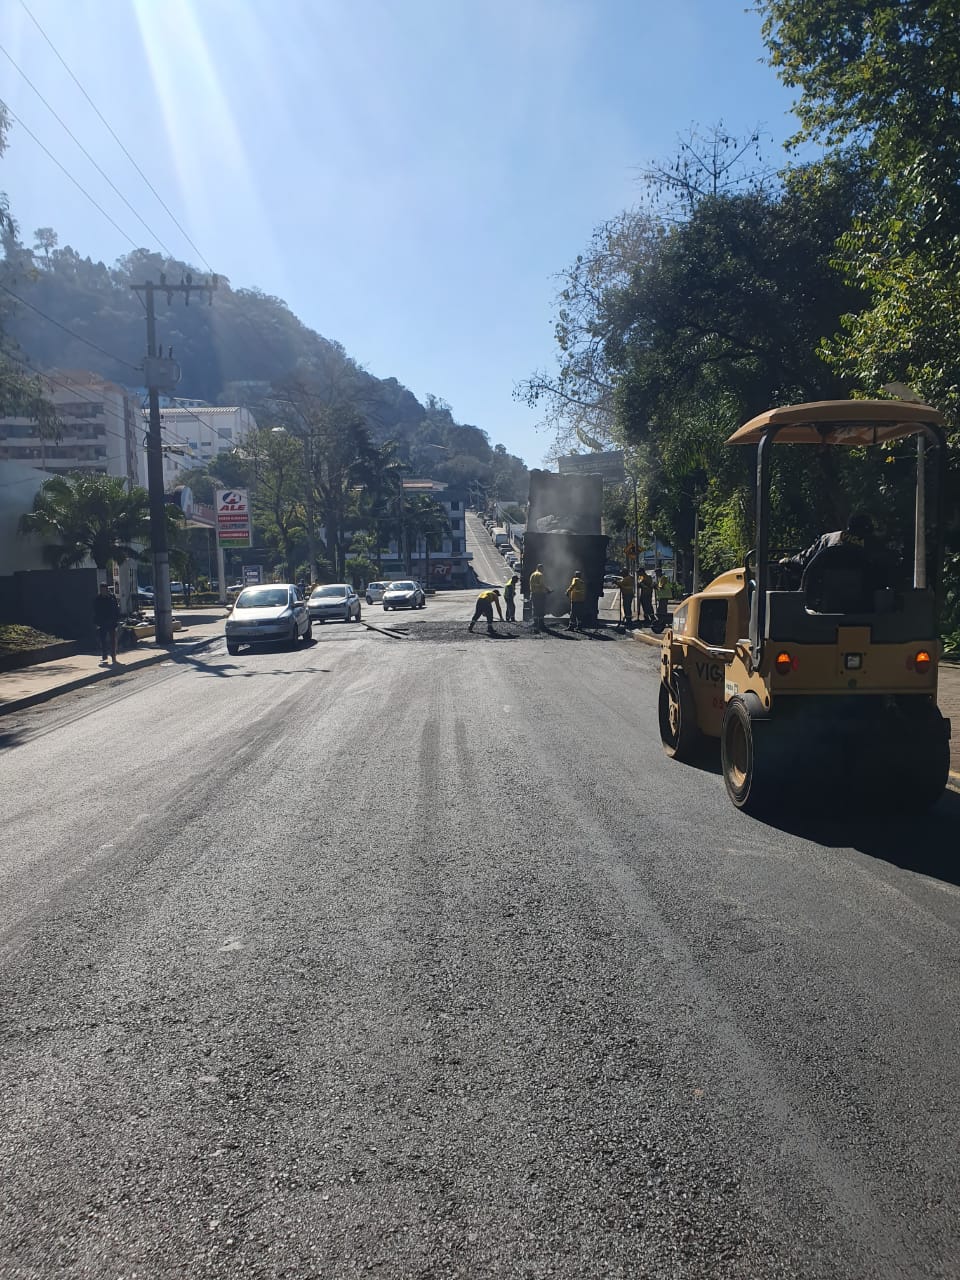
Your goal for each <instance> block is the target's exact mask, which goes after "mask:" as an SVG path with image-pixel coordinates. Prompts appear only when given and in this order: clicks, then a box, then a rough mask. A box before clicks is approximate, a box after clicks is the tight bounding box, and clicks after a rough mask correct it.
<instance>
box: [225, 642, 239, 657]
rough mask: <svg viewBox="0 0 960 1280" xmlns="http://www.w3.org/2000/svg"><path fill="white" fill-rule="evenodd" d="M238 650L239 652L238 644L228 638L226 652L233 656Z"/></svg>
mask: <svg viewBox="0 0 960 1280" xmlns="http://www.w3.org/2000/svg"><path fill="white" fill-rule="evenodd" d="M239 652H240V646H239V645H238V644H235V643H234V642H233V641H232V640H228V641H227V653H229V654H232V655H233V656H234V657H236V656H237V654H238V653H239Z"/></svg>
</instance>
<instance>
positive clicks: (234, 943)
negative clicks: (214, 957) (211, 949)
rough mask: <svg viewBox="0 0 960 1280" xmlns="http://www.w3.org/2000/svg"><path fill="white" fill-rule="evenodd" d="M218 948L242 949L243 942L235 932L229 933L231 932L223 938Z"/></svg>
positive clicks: (225, 949) (226, 949)
mask: <svg viewBox="0 0 960 1280" xmlns="http://www.w3.org/2000/svg"><path fill="white" fill-rule="evenodd" d="M219 950H221V951H242V950H243V943H242V942H241V941H240V938H239V937H238V936H237V935H236V934H235V933H231V934H230V936H229V937H228V938H225V939H224V941H223V945H222V946H221V947H220V948H219Z"/></svg>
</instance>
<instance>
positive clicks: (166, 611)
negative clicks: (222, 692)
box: [130, 272, 222, 644]
mask: <svg viewBox="0 0 960 1280" xmlns="http://www.w3.org/2000/svg"><path fill="white" fill-rule="evenodd" d="M130 287H131V289H133V291H134V293H142V294H143V295H144V305H145V307H146V312H147V358H146V360H145V361H144V362H143V375H144V381H145V382H146V384H147V395H148V398H149V402H150V427H149V430H148V432H147V492H148V493H149V495H150V542H151V545H152V547H153V608H154V613H153V616H154V621H155V626H156V638H157V640H158V642H159V643H160V644H172V643H173V603H172V600H171V597H170V554H169V549H168V547H167V525H166V495H165V493H164V481H163V440H162V438H161V433H160V392H161V391H172V390H173V388H174V387H175V386H176V385H177V383H178V382H179V381H180V368H179V366H178V365H177V363H176V361H175V360H174V359H173V351H172V348H171V350H170V351H168V353H167V357H166V359H164V357H163V352H162V350H160V349H158V347H157V318H156V313H155V310H154V302H153V295H154V291H155V290H156V289H158V288H159V289H160V291H161V292H162V293H165V294H166V295H167V302H168V303H170V302H172V301H173V295H174V294H175V293H182V294H183V295H184V305H185V306H188V307H189V305H190V294H191V293H199V292H203V293H206V294H207V295H208V297H209V301H210V305H211V306H212V305H213V291H214V289H216V287H217V277H216V276H214V277H213V279H212V282H211V283H210V284H207V283H206V282H204V283H203V284H194V282H193V276H192V275H190V273H189V272H187V274H186V276H185V277H184V279H183V281H182V282H181V283H180V284H168V283H167V279H166V276H165V275H164V274H163V272H161V273H160V284H159V285H155V284H154V283H153V281H152V280H148V281H147V282H146V284H134V285H131V286H130ZM221 590H222V585H221Z"/></svg>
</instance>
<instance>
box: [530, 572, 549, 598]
mask: <svg viewBox="0 0 960 1280" xmlns="http://www.w3.org/2000/svg"><path fill="white" fill-rule="evenodd" d="M530 594H531V595H532V596H545V595H546V594H547V584H546V580H545V579H544V576H543V574H542V573H540V571H539V570H538V569H534V571H533V573H531V575H530Z"/></svg>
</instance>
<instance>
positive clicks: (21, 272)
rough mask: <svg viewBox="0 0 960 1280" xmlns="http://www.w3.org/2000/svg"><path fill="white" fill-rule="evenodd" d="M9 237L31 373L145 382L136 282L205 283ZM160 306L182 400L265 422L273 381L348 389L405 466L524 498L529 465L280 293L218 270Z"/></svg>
mask: <svg viewBox="0 0 960 1280" xmlns="http://www.w3.org/2000/svg"><path fill="white" fill-rule="evenodd" d="M4 238H5V259H4V262H3V264H2V272H0V283H2V284H3V285H4V286H5V287H6V290H7V292H5V293H4V295H3V304H4V305H3V317H4V319H3V325H4V329H5V333H6V339H7V344H8V350H10V351H11V352H12V354H13V355H14V357H15V358H18V359H21V360H24V359H25V360H27V361H28V362H29V364H30V365H31V366H32V367H33V368H34V369H37V370H46V369H53V368H59V369H90V370H93V371H94V372H96V373H99V374H101V375H102V376H103V377H106V378H109V379H111V380H112V381H115V382H119V383H121V384H123V385H126V386H139V385H142V374H140V373H139V372H138V370H139V368H140V366H141V365H142V362H143V354H144V347H145V327H144V313H143V305H142V303H141V302H140V300H139V299H138V297H137V295H136V294H135V293H134V292H133V291H132V289H131V288H130V286H131V284H133V283H142V282H143V281H145V280H153V281H154V283H159V282H160V279H161V275H164V274H165V276H166V278H167V279H168V280H169V281H171V282H172V283H178V282H179V281H180V280H181V279H182V278H183V277H184V276H185V275H186V273H187V272H190V273H191V274H192V276H193V278H194V279H195V280H198V281H199V280H201V279H209V277H208V276H207V275H205V273H202V272H201V271H200V270H199V269H198V268H196V267H192V266H191V265H190V264H187V263H179V262H171V261H169V260H165V259H164V258H162V257H161V256H160V255H159V254H155V253H150V252H148V251H146V250H138V251H137V252H134V253H130V254H127V255H126V256H125V257H123V258H121V259H120V260H119V261H118V262H117V263H116V264H115V265H114V266H112V267H108V266H106V265H105V264H104V263H102V262H93V261H92V260H91V259H90V258H88V257H83V256H82V255H81V254H80V253H78V252H77V251H76V250H75V249H73V248H71V247H69V246H66V247H64V248H60V247H59V245H58V238H57V235H56V232H55V231H54V230H53V229H51V228H38V229H37V230H36V231H35V232H34V234H33V236H32V237H27V236H26V235H22V234H19V233H18V232H17V229H16V227H15V224H13V223H8V226H7V231H6V235H5V237H4ZM28 239H29V240H31V243H27V241H28ZM13 295H15V296H13ZM157 302H158V315H157V321H158V340H159V341H160V343H161V345H162V347H163V348H164V351H166V349H167V348H172V349H173V355H174V358H175V359H176V360H177V362H178V363H179V365H180V367H181V370H182V381H181V382H180V385H179V387H178V388H177V394H178V395H179V396H183V397H187V398H198V399H202V400H207V401H209V402H211V403H213V404H227V403H230V404H236V403H241V404H246V405H248V406H249V407H250V408H251V409H253V410H254V412H255V413H257V415H258V420H260V419H261V418H262V416H263V414H264V412H266V413H267V415H268V416H269V414H270V412H272V408H266V407H265V406H266V404H267V402H268V401H269V402H270V404H271V405H272V404H273V403H274V402H273V400H272V397H271V391H272V390H275V389H276V388H277V386H279V385H283V386H286V387H289V386H291V385H297V386H299V387H301V388H305V389H307V390H308V391H309V393H310V394H311V395H312V396H314V397H315V398H317V399H318V400H323V399H328V400H332V399H334V398H335V399H336V400H337V401H338V402H342V401H343V400H344V397H345V395H346V396H347V398H348V399H349V401H350V402H351V404H352V405H353V406H354V407H355V409H356V411H357V412H358V413H359V414H360V416H361V417H362V418H363V420H364V421H365V423H366V425H367V427H368V429H369V433H370V436H371V438H372V440H373V441H374V442H376V443H380V444H382V443H385V442H386V441H388V440H393V441H395V442H396V444H397V446H398V447H397V453H398V455H399V456H400V457H401V458H402V460H403V461H404V462H405V463H407V464H408V465H409V466H410V468H411V470H412V471H414V472H416V473H418V474H421V475H428V476H430V477H433V478H435V479H439V480H446V481H448V482H450V483H454V484H458V485H466V484H472V483H480V484H482V485H485V486H488V487H491V488H496V489H497V490H498V492H499V494H500V496H501V497H504V498H508V499H525V497H526V468H525V466H524V465H523V463H522V461H521V460H520V459H519V458H516V457H513V456H510V455H508V454H507V452H506V450H505V448H503V446H497V447H496V448H494V447H493V446H492V445H491V444H490V441H489V439H488V437H487V435H486V432H484V431H483V430H481V429H480V428H479V427H476V426H469V425H464V424H460V423H457V422H456V421H455V419H454V417H453V414H452V411H451V409H450V408H449V407H448V406H447V405H446V404H445V403H444V402H443V401H442V400H440V399H438V398H436V397H433V396H431V397H428V401H427V403H426V404H425V405H424V404H421V403H420V402H419V401H418V400H417V398H416V397H415V396H414V395H413V394H412V393H411V392H410V391H408V390H407V388H406V387H404V386H402V385H401V384H400V383H399V382H398V381H397V379H396V378H386V379H380V378H376V377H374V376H373V375H372V374H370V373H368V372H366V371H365V370H363V369H362V368H360V367H359V366H358V365H357V364H356V363H355V362H354V361H353V360H352V359H351V358H350V356H349V355H348V354H347V353H346V352H345V351H344V349H343V347H342V346H341V345H340V344H339V343H338V342H335V341H331V340H329V339H327V338H324V337H322V336H321V335H320V334H318V333H315V332H314V331H313V330H312V329H308V328H307V327H306V325H304V324H303V323H302V322H301V321H300V320H299V319H298V318H297V317H296V316H295V315H294V314H293V313H292V312H291V310H290V309H289V307H287V305H286V304H285V303H284V302H283V301H282V300H281V299H280V298H275V297H271V296H269V295H268V294H265V293H262V292H261V291H260V290H258V289H234V288H232V287H231V285H230V282H229V281H228V280H226V279H224V278H223V277H221V278H219V279H218V281H217V288H216V290H215V291H214V292H213V293H212V295H211V296H210V298H209V299H208V297H207V296H206V295H200V296H196V295H195V296H194V298H193V299H192V301H191V303H190V305H189V306H184V304H183V299H182V297H176V296H175V297H174V298H173V300H172V302H171V303H170V304H169V305H168V303H167V300H166V298H165V297H164V296H163V295H162V293H161V294H158V299H157ZM11 344H13V345H12V346H11ZM334 392H335V394H334ZM438 445H439V446H442V447H441V448H437V447H436V446H438Z"/></svg>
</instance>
